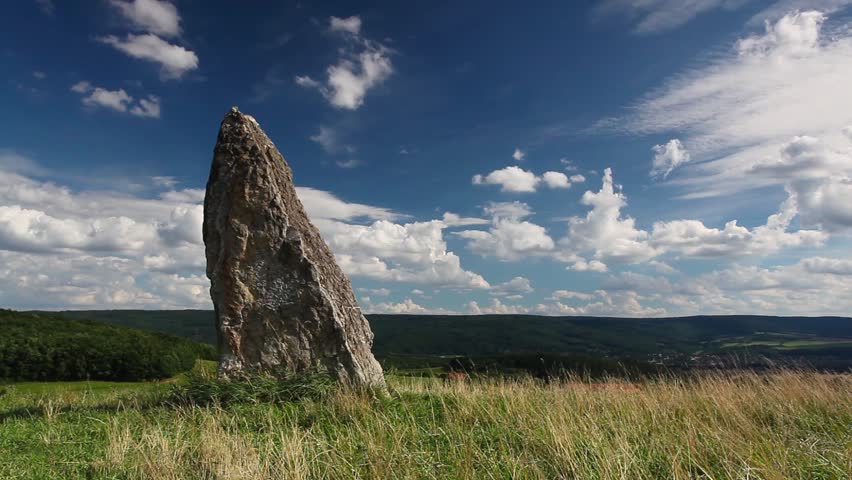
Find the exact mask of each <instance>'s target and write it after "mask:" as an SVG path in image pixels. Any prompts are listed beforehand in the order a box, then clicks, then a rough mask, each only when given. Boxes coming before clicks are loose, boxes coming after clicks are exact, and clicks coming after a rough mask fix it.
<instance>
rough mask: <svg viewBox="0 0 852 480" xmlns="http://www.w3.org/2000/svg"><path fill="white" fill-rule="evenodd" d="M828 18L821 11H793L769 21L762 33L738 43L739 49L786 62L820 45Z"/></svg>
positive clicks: (810, 51)
mask: <svg viewBox="0 0 852 480" xmlns="http://www.w3.org/2000/svg"><path fill="white" fill-rule="evenodd" d="M824 21H825V15H824V14H823V13H822V12H818V11H815V10H809V11H805V12H794V13H791V14H789V15H785V16H783V17H781V18H780V19H778V21H777V22H776V23H775V24H772V23H770V22H768V21H767V22H766V32H765V33H764V34H763V35H752V36H750V37H747V38H743V39H740V40H739V41H738V42H737V52H738V53H739V54H740V56H745V57H752V58H753V57H772V58H773V59H775V60H779V61H783V60H785V59H787V58H790V57H799V56H809V55H812V54H813V53H815V52H816V51H817V49H818V48H819V36H820V28H821V26H822V24H823V22H824Z"/></svg>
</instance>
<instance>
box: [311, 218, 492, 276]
mask: <svg viewBox="0 0 852 480" xmlns="http://www.w3.org/2000/svg"><path fill="white" fill-rule="evenodd" d="M315 223H316V224H317V226H318V227H319V229H320V231H321V232H322V234H323V237H324V238H325V240H326V242H328V244H329V246H330V247H331V249H332V251H334V253H335V256H336V257H337V260H338V263H340V266H341V267H342V268H343V270H344V271H346V272H347V273H349V274H350V275H355V276H364V277H368V278H373V279H377V280H388V281H395V282H409V283H421V284H432V285H443V286H448V287H454V288H463V289H487V288H489V287H490V285H489V284H488V282H487V281H486V280H485V279H484V278H483V277H482V276H481V275H479V274H477V273H474V272H470V271H467V270H464V269H463V268H462V266H461V260H460V259H459V257H458V255H456V254H455V253H453V252H451V251H448V249H447V244H446V241H445V240H444V238H443V230H444V228H446V225H444V223H443V222H442V221H440V220H432V221H428V222H412V223H406V224H396V223H393V222H390V221H387V220H378V221H375V222H373V223H372V224H371V225H353V224H349V223H344V222H340V221H328V220H323V219H318V220H315Z"/></svg>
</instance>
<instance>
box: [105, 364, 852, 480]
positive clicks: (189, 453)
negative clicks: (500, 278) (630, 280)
mask: <svg viewBox="0 0 852 480" xmlns="http://www.w3.org/2000/svg"><path fill="white" fill-rule="evenodd" d="M106 438H107V440H108V444H109V445H110V447H109V448H106V449H105V450H104V453H103V456H104V458H99V459H97V461H96V462H94V463H95V464H96V465H98V471H99V472H100V473H103V474H104V475H114V476H115V478H146V479H177V478H181V479H182V478H198V479H303V478H317V479H351V478H374V479H421V478H425V479H448V478H491V479H504V478H530V479H555V478H562V479H630V480H633V479H661V478H672V479H693V478H706V479H723V478H724V479H727V478H733V479H767V480H787V479H848V478H851V477H852V375H835V374H819V373H811V372H797V371H783V372H775V373H770V374H757V373H750V372H739V373H717V374H709V375H704V376H700V377H696V378H692V379H682V378H681V379H678V378H658V379H651V380H648V381H645V382H641V383H638V384H625V383H622V382H619V381H617V380H612V381H609V382H603V383H596V384H588V383H583V382H571V381H568V382H563V383H553V384H542V383H538V382H535V381H532V380H526V381H499V380H490V381H489V380H484V381H475V382H470V383H468V382H459V383H454V384H444V383H442V382H440V381H437V380H429V379H405V378H396V379H393V380H392V381H391V396H390V398H370V397H369V396H364V395H358V394H355V393H351V392H338V393H336V394H334V395H332V396H331V397H330V398H328V399H326V400H323V401H306V402H301V403H292V404H283V405H278V406H276V405H269V404H257V405H232V406H229V407H228V408H227V409H222V408H217V407H204V408H201V407H181V408H179V409H177V410H176V411H175V412H173V414H170V415H165V416H164V415H162V414H160V415H144V414H141V415H135V416H133V420H132V421H128V422H111V423H109V425H107V428H106ZM109 478H113V477H109Z"/></svg>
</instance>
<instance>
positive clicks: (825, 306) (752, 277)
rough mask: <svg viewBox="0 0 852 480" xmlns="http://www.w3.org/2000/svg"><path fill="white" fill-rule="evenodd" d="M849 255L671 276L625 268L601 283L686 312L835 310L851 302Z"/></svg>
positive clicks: (816, 312) (837, 312) (846, 308)
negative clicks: (770, 265) (638, 293)
mask: <svg viewBox="0 0 852 480" xmlns="http://www.w3.org/2000/svg"><path fill="white" fill-rule="evenodd" d="M850 275H852V260H850V259H848V258H825V257H808V258H803V259H800V260H799V261H798V262H796V263H794V264H790V265H777V266H773V267H767V268H762V267H757V266H744V265H734V266H731V267H729V268H725V269H720V270H715V271H712V272H709V273H706V274H702V275H698V276H696V277H691V278H690V277H681V278H676V279H674V280H672V281H669V280H667V279H666V278H655V277H649V276H646V275H640V274H635V273H631V272H624V273H622V274H620V275H618V276H614V277H612V278H611V279H610V281H609V282H607V285H606V287H607V288H608V289H610V290H614V291H633V292H635V291H639V292H640V293H641V292H646V294H647V295H648V298H653V299H654V300H656V301H657V302H659V303H662V304H665V305H666V307H665V308H666V309H668V310H669V311H670V312H676V313H677V314H681V315H690V314H705V315H706V314H742V313H744V312H751V313H762V314H769V315H840V316H846V315H848V312H849V310H850V308H852V282H850Z"/></svg>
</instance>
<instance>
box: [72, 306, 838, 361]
mask: <svg viewBox="0 0 852 480" xmlns="http://www.w3.org/2000/svg"><path fill="white" fill-rule="evenodd" d="M62 314H63V315H65V316H67V317H71V318H90V319H94V320H99V321H103V322H108V323H116V324H121V325H127V326H132V327H136V328H142V329H147V330H153V331H161V332H167V333H172V334H175V335H180V336H184V337H187V338H191V339H193V340H197V341H201V342H206V343H210V344H214V343H215V341H216V332H215V328H214V319H213V312H211V311H205V310H180V311H143V310H112V311H110V310H102V311H73V312H62ZM368 318H369V320H370V325H371V326H372V328H373V332H374V333H375V336H376V337H375V345H374V351H375V353H376V355H377V356H378V357H384V358H387V357H391V356H418V357H422V356H438V355H440V356H452V355H468V356H495V355H505V354H519V353H549V354H571V355H584V356H588V357H609V358H620V359H633V360H638V361H643V362H652V363H657V364H665V365H693V366H695V365H699V366H700V365H707V364H712V363H713V362H716V361H718V359H719V358H720V357H724V356H730V355H742V354H746V353H747V354H749V355H754V354H756V355H760V356H762V357H768V358H775V359H795V360H801V361H805V362H807V363H809V364H812V365H814V366H818V367H821V368H841V369H846V368H850V367H852V318H845V317H766V316H746V315H737V316H696V317H677V318H653V319H634V318H609V317H542V316H534V315H470V316H468V315H460V316H448V315H368Z"/></svg>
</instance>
